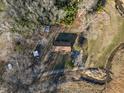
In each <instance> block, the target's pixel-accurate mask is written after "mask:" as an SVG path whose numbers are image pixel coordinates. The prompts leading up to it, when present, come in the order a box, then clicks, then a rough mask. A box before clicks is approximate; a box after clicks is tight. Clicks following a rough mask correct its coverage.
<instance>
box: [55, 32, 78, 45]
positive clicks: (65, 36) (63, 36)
mask: <svg viewBox="0 0 124 93" xmlns="http://www.w3.org/2000/svg"><path fill="white" fill-rule="evenodd" d="M76 38H77V34H75V33H60V34H59V35H58V37H57V38H56V40H55V41H54V42H53V45H54V46H73V44H74V43H75V40H76Z"/></svg>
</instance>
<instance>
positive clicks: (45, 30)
mask: <svg viewBox="0 0 124 93" xmlns="http://www.w3.org/2000/svg"><path fill="white" fill-rule="evenodd" d="M44 32H47V33H49V32H50V26H49V25H47V26H45V28H44Z"/></svg>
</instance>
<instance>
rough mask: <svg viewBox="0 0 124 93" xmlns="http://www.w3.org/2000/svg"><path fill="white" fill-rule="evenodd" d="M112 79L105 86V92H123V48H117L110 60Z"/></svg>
mask: <svg viewBox="0 0 124 93" xmlns="http://www.w3.org/2000/svg"><path fill="white" fill-rule="evenodd" d="M112 72H113V75H112V78H113V80H112V81H111V82H110V84H109V85H108V86H107V90H106V93H124V83H123V82H124V48H123V49H119V50H118V51H117V52H116V54H115V56H114V58H113V60H112Z"/></svg>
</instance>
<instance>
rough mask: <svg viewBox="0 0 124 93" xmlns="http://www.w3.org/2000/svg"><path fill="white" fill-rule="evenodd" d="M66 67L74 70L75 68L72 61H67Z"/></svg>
mask: <svg viewBox="0 0 124 93" xmlns="http://www.w3.org/2000/svg"><path fill="white" fill-rule="evenodd" d="M65 67H66V68H70V69H72V68H73V67H74V64H73V63H72V61H67V62H65Z"/></svg>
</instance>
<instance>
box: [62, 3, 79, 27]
mask: <svg viewBox="0 0 124 93" xmlns="http://www.w3.org/2000/svg"><path fill="white" fill-rule="evenodd" d="M64 10H65V12H66V16H65V17H64V19H62V21H61V22H63V23H65V24H66V25H71V24H72V23H73V21H74V19H75V17H76V13H77V10H78V2H77V1H75V2H72V3H70V4H69V5H67V6H66V7H65V8H64Z"/></svg>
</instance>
